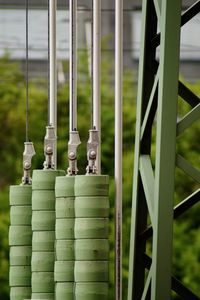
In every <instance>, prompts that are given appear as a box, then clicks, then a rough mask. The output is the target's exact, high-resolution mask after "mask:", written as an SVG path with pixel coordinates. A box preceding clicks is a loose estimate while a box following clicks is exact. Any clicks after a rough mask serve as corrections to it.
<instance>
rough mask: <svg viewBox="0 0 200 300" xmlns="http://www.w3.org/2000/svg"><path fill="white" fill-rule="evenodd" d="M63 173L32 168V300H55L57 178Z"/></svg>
mask: <svg viewBox="0 0 200 300" xmlns="http://www.w3.org/2000/svg"><path fill="white" fill-rule="evenodd" d="M64 174H65V172H64V171H56V170H34V171H33V182H32V188H33V192H32V232H33V238H32V262H31V267H32V299H48V300H51V299H52V300H53V299H54V241H55V179H56V177H57V176H61V175H64Z"/></svg>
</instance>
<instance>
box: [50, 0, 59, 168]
mask: <svg viewBox="0 0 200 300" xmlns="http://www.w3.org/2000/svg"><path fill="white" fill-rule="evenodd" d="M56 10H57V0H49V18H50V20H49V26H50V28H49V35H50V36H49V38H50V41H49V42H50V44H49V47H50V49H49V51H50V53H49V77H50V78H49V79H50V82H49V85H50V87H49V89H50V90H49V97H50V100H49V101H50V103H49V106H50V107H49V123H50V124H49V125H51V126H53V127H54V130H55V136H56V137H57V61H56ZM53 153H54V155H53V156H54V167H55V169H56V168H57V143H56V141H55V146H54V151H53Z"/></svg>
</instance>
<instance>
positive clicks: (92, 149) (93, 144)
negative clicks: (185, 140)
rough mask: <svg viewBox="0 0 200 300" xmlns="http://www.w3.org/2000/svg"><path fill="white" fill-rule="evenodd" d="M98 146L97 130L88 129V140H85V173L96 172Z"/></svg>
mask: <svg viewBox="0 0 200 300" xmlns="http://www.w3.org/2000/svg"><path fill="white" fill-rule="evenodd" d="M98 146H99V132H98V130H96V129H91V130H89V140H88V142H87V160H88V166H87V168H86V171H87V174H91V173H92V174H97V171H98V170H97V167H96V159H97V152H98Z"/></svg>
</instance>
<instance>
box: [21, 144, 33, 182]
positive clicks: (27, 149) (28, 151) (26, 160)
mask: <svg viewBox="0 0 200 300" xmlns="http://www.w3.org/2000/svg"><path fill="white" fill-rule="evenodd" d="M34 155H35V149H34V146H33V143H32V142H25V143H24V152H23V168H24V176H23V177H22V184H31V174H30V173H31V160H32V157H33V156H34Z"/></svg>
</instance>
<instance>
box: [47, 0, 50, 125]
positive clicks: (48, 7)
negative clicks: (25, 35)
mask: <svg viewBox="0 0 200 300" xmlns="http://www.w3.org/2000/svg"><path fill="white" fill-rule="evenodd" d="M49 1H50V0H47V2H48V3H47V9H48V25H47V26H48V37H47V39H48V45H47V47H48V50H47V55H48V57H47V64H48V67H47V76H48V117H47V118H48V119H47V121H48V125H50V31H49V27H50V13H49V10H50V6H49Z"/></svg>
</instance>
